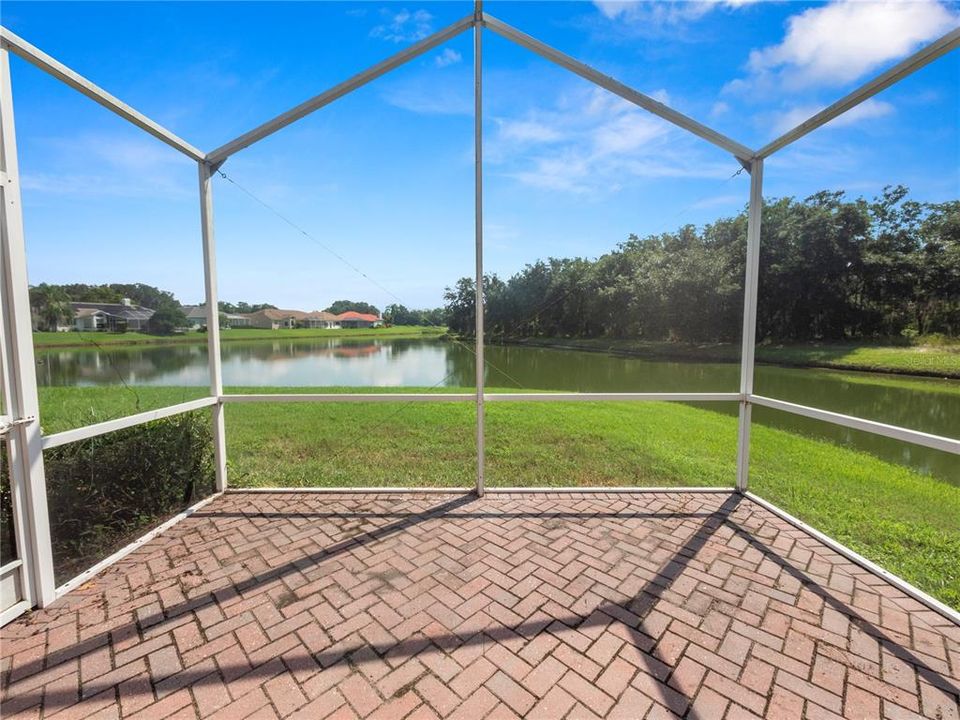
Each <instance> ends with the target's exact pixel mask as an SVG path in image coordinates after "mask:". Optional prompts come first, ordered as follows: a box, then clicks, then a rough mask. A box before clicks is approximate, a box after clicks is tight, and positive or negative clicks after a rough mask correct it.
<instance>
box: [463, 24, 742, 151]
mask: <svg viewBox="0 0 960 720" xmlns="http://www.w3.org/2000/svg"><path fill="white" fill-rule="evenodd" d="M482 24H483V26H484V27H488V28H490V29H491V30H492V31H493V32H495V33H497V35H500V36H501V37H504V38H506V39H507V40H510V41H512V42H514V43H516V44H517V45H520V46H521V47H525V48H527V49H528V50H531V51H533V52H535V53H536V54H537V55H539V56H540V57H542V58H544V59H546V60H549V61H550V62H552V63H555V64H556V65H559V66H560V67H562V68H565V69H567V70H569V71H570V72H572V73H574V74H576V75H579V76H580V77H582V78H583V79H585V80H588V81H590V82H592V83H593V84H594V85H599V86H600V87H602V88H603V89H605V90H608V91H610V92H612V93H613V94H614V95H619V96H620V97H622V98H623V99H624V100H626V101H628V102H631V103H633V104H634V105H638V106H639V107H642V108H643V109H644V110H646V111H647V112H651V113H653V114H654V115H657V116H659V117H661V118H663V119H664V120H666V121H667V122H670V123H673V124H674V125H676V126H677V127H680V128H683V129H684V130H686V131H687V132H691V133H693V134H694V135H697V136H699V137H701V138H703V139H704V140H706V141H707V142H709V143H712V144H714V145H716V146H717V147H719V148H722V149H723V150H726V151H727V152H729V153H732V154H733V156H734V157H736V158H738V159H739V160H741V161H749V160H750V159H751V158H753V157H754V155H755V153H754V151H753V150H751V149H750V148H748V147H747V146H746V145H743V144H741V143H739V142H737V141H736V140H733V139H731V138H728V137H727V136H726V135H723V134H721V133H719V132H717V131H716V130H714V129H713V128H710V127H707V126H706V125H704V124H703V123H700V122H697V121H696V120H694V119H693V118H691V117H688V116H686V115H684V114H683V113H681V112H678V111H676V110H674V109H673V108H671V107H668V106H667V105H664V104H663V103H662V102H658V101H656V100H654V99H653V98H652V97H650V96H649V95H644V94H643V93H641V92H638V91H637V90H634V89H633V88H631V87H628V86H627V85H624V84H623V83H622V82H620V81H619V80H615V79H614V78H612V77H610V76H609V75H604V74H603V73H601V72H600V71H598V70H595V69H594V68H592V67H590V66H589V65H586V64H585V63H582V62H580V61H579V60H576V59H574V58H572V57H570V56H569V55H566V54H564V53H562V52H560V51H559V50H556V49H554V48H552V47H550V46H549V45H547V44H546V43H543V42H541V41H540V40H537V39H536V38H533V37H531V36H529V35H527V34H526V33H523V32H521V31H520V30H517V29H516V28H515V27H513V26H511V25H508V24H507V23H505V22H503V21H501V20H497V19H496V18H495V17H493V16H492V15H488V14H487V13H483V19H482Z"/></svg>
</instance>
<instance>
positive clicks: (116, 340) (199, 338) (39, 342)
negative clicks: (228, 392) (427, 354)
mask: <svg viewBox="0 0 960 720" xmlns="http://www.w3.org/2000/svg"><path fill="white" fill-rule="evenodd" d="M445 332H446V330H445V329H444V328H436V327H422V326H419V325H396V326H394V327H383V328H356V329H344V328H340V329H337V330H320V329H312V330H311V329H308V328H296V329H294V330H259V329H256V328H231V329H229V330H221V331H220V340H221V342H236V341H247V342H249V341H251V340H302V339H306V338H370V337H383V338H417V337H437V336H439V335H442V334H443V333H445ZM205 342H207V335H206V333H202V332H189V333H185V334H183V335H170V336H158V335H147V334H146V333H138V332H127V333H105V332H62V333H58V332H35V333H34V334H33V346H34V347H35V348H36V349H38V350H42V349H45V348H68V347H90V345H91V344H93V343H96V344H97V345H103V346H107V345H181V344H190V343H205Z"/></svg>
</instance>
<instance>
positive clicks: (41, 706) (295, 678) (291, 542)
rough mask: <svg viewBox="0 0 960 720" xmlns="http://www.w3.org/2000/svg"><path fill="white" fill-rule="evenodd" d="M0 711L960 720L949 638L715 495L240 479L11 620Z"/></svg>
mask: <svg viewBox="0 0 960 720" xmlns="http://www.w3.org/2000/svg"><path fill="white" fill-rule="evenodd" d="M0 638H2V641H3V644H2V666H0V668H2V672H3V705H2V712H3V716H4V718H13V717H40V716H42V717H51V716H52V717H56V718H61V719H62V720H67V718H74V717H76V718H80V717H83V718H107V717H118V716H122V717H125V718H128V717H129V718H134V717H136V718H152V719H153V718H156V719H159V718H167V717H176V718H184V717H189V718H193V717H198V716H199V717H208V718H246V717H250V718H274V717H296V718H311V719H319V718H327V717H330V718H357V717H362V718H390V719H397V720H399V719H400V718H417V719H418V720H419V719H426V718H437V717H444V718H446V717H451V718H468V719H469V718H481V717H491V718H494V717H495V718H513V717H524V718H551V719H558V720H559V719H560V718H594V717H608V718H660V717H672V716H675V715H680V716H685V717H689V718H699V719H700V720H708V719H712V718H748V717H755V716H765V717H771V718H793V717H810V718H836V717H845V718H870V719H873V718H914V717H925V718H942V719H946V718H957V717H958V706H957V702H958V686H960V628H958V627H957V626H955V625H952V624H951V623H949V622H948V621H947V620H945V619H944V618H942V617H941V616H939V615H937V614H935V613H933V612H931V611H928V610H926V609H925V608H924V607H923V606H922V605H920V604H919V603H917V602H916V601H914V600H912V599H910V598H908V597H907V596H905V595H904V594H903V593H901V592H900V591H898V590H897V589H895V588H894V587H893V586H891V585H889V584H888V583H886V582H885V581H884V580H882V579H880V578H878V577H876V576H875V575H872V574H870V573H868V572H866V571H865V570H862V569H860V568H859V567H858V566H856V565H854V564H852V563H850V562H848V561H847V560H845V559H843V558H842V557H841V556H839V555H837V554H836V553H833V552H832V551H830V550H829V549H828V548H826V547H825V546H823V545H822V544H820V543H819V542H817V541H816V540H815V539H813V538H811V537H810V536H809V535H807V534H805V533H804V532H802V531H800V530H798V529H796V528H793V527H792V526H790V525H788V524H786V523H785V522H783V521H781V520H780V519H779V518H777V517H776V516H774V515H772V514H771V513H769V512H767V511H766V510H764V509H763V508H761V507H759V506H757V505H755V504H754V503H752V502H750V501H749V500H747V499H743V498H742V497H740V496H737V495H732V496H730V495H726V494H707V493H702V494H692V493H686V494H685V493H657V494H652V493H651V494H634V495H620V494H591V495H573V494H567V495H564V494H549V495H546V494H523V495H493V496H488V497H486V498H484V499H482V500H478V499H476V498H474V497H472V496H463V497H461V496H455V495H386V494H383V495H356V494H338V495H319V494H281V493H271V494H249V493H231V494H228V495H226V496H223V497H221V498H219V499H217V500H215V501H214V502H213V503H211V504H210V505H208V506H206V507H205V508H204V509H203V510H201V511H200V512H198V513H196V514H195V515H193V516H191V517H189V518H187V519H186V520H184V521H183V522H181V523H179V524H178V525H176V526H175V527H174V528H172V529H170V530H168V531H167V532H166V533H164V534H163V535H162V536H160V537H159V538H157V539H155V540H154V541H152V542H150V543H148V544H147V545H145V546H144V547H142V548H141V549H139V550H137V551H136V552H135V553H133V554H131V555H129V556H128V557H127V558H125V559H124V560H123V561H121V562H120V563H119V564H117V565H115V566H113V567H112V568H110V569H109V570H107V571H106V572H104V573H103V574H101V575H100V576H98V577H96V578H95V579H93V580H92V581H90V582H89V583H87V584H86V585H85V586H83V587H82V588H80V589H78V590H77V591H75V592H73V593H71V594H69V595H67V596H66V597H64V598H63V599H62V600H60V601H59V602H57V603H56V604H55V605H54V606H52V607H50V608H48V609H46V610H42V611H39V612H34V613H32V614H31V615H29V616H27V617H24V618H21V619H20V620H18V621H16V622H14V623H12V624H11V625H9V626H7V627H6V628H4V629H3V630H2V631H0Z"/></svg>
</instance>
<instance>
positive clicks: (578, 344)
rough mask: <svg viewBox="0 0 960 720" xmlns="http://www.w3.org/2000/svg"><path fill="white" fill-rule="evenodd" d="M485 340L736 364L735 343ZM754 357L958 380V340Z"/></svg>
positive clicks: (836, 346)
mask: <svg viewBox="0 0 960 720" xmlns="http://www.w3.org/2000/svg"><path fill="white" fill-rule="evenodd" d="M487 342H488V343H489V344H490V345H516V346H522V347H537V348H548V349H556V350H578V351H583V352H599V353H606V354H611V355H623V356H626V357H635V358H638V359H645V360H664V361H677V362H691V361H700V362H719V363H738V362H740V346H739V345H738V344H733V343H702V344H691V343H673V342H651V341H637V340H611V339H608V338H606V339H577V338H556V339H551V338H501V339H498V340H495V341H494V340H488V341H487ZM756 358H757V362H758V363H760V364H767V365H785V366H788V367H810V368H824V369H828V370H852V371H856V372H873V373H889V374H891V375H909V376H913V377H928V378H940V379H949V380H960V344H958V345H945V346H930V345H904V346H898V345H874V344H870V343H805V344H797V345H758V346H757V351H756Z"/></svg>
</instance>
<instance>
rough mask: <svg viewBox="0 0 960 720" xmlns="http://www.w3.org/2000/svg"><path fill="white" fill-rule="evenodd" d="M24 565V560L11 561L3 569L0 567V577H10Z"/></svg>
mask: <svg viewBox="0 0 960 720" xmlns="http://www.w3.org/2000/svg"><path fill="white" fill-rule="evenodd" d="M22 565H23V560H21V559H20V558H17V559H16V560H11V561H10V562H8V563H7V564H6V565H4V566H3V567H0V577H4V576H6V575H9V574H10V573H12V572H13V571H14V570H16V569H17V568H18V567H21V566H22Z"/></svg>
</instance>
